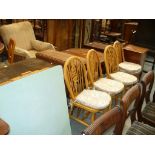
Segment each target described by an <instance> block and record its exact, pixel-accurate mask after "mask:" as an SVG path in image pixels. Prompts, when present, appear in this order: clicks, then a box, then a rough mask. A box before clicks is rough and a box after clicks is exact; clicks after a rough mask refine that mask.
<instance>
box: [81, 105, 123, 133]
mask: <svg viewBox="0 0 155 155" xmlns="http://www.w3.org/2000/svg"><path fill="white" fill-rule="evenodd" d="M122 114H123V113H122V109H121V108H120V107H118V106H116V107H114V108H113V109H111V110H110V111H108V112H106V113H105V114H102V115H101V116H100V117H99V118H97V119H96V120H95V121H94V123H92V124H91V125H90V126H89V127H87V128H86V129H85V130H84V131H83V132H82V134H85V135H102V134H104V133H105V132H106V131H107V130H108V129H110V128H111V127H113V126H114V125H115V127H114V131H113V134H116V135H120V134H122V126H121V118H122Z"/></svg>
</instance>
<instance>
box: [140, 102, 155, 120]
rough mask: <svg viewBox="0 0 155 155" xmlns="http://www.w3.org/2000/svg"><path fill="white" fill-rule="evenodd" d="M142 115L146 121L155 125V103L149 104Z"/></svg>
mask: <svg viewBox="0 0 155 155" xmlns="http://www.w3.org/2000/svg"><path fill="white" fill-rule="evenodd" d="M142 115H143V117H144V118H145V119H147V120H149V121H151V122H153V123H155V103H148V104H146V106H145V107H144V110H143V111H142Z"/></svg>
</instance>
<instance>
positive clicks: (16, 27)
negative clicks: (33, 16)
mask: <svg viewBox="0 0 155 155" xmlns="http://www.w3.org/2000/svg"><path fill="white" fill-rule="evenodd" d="M0 35H1V37H2V39H3V42H4V44H5V46H8V44H9V41H10V39H11V38H12V39H13V40H14V41H15V42H16V46H17V47H20V48H23V49H25V50H30V49H32V46H31V40H35V39H36V38H35V34H34V31H33V28H32V25H31V23H30V22H28V21H24V22H19V23H13V24H9V25H3V26H1V27H0Z"/></svg>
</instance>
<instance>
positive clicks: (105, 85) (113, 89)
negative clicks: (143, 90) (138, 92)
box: [94, 78, 124, 95]
mask: <svg viewBox="0 0 155 155" xmlns="http://www.w3.org/2000/svg"><path fill="white" fill-rule="evenodd" d="M94 87H95V88H96V89H98V90H101V91H105V92H107V93H109V94H110V95H115V94H119V93H120V92H121V91H122V90H123V89H124V84H123V83H121V82H118V81H115V80H112V79H107V78H101V79H99V80H97V81H96V82H94Z"/></svg>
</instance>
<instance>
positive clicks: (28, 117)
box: [0, 66, 71, 135]
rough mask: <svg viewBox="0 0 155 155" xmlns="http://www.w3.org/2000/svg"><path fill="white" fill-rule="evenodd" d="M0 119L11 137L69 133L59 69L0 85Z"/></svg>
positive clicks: (60, 68)
mask: <svg viewBox="0 0 155 155" xmlns="http://www.w3.org/2000/svg"><path fill="white" fill-rule="evenodd" d="M0 118H2V119H4V120H5V121H6V122H8V124H9V125H10V134H33V135H34V134H59V135H60V134H71V128H70V122H69V116H68V109H67V101H66V93H65V86H64V78H63V71H62V67H61V66H55V67H52V68H50V69H48V70H45V71H42V72H39V73H35V74H33V75H30V76H27V77H24V78H22V79H20V80H17V81H15V82H11V83H9V84H6V85H3V86H0Z"/></svg>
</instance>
